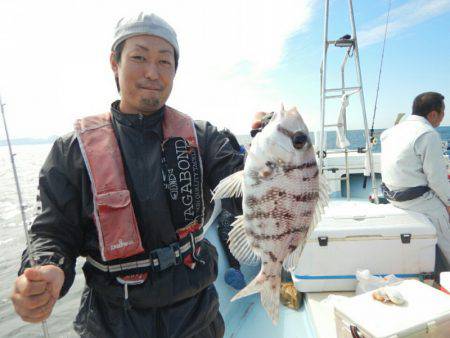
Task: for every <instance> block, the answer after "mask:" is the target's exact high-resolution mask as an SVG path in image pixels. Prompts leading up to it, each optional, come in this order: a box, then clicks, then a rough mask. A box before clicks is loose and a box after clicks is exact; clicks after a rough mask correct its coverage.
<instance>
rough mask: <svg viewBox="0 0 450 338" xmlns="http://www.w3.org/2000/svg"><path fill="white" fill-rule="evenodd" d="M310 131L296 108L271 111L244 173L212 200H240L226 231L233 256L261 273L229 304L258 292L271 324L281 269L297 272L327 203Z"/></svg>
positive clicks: (276, 307) (229, 179)
mask: <svg viewBox="0 0 450 338" xmlns="http://www.w3.org/2000/svg"><path fill="white" fill-rule="evenodd" d="M328 191H329V188H328V185H327V182H326V179H325V178H324V176H322V175H321V173H320V172H319V168H318V165H317V161H316V157H315V151H314V147H313V145H312V142H311V139H310V137H309V131H308V127H307V126H306V124H305V122H304V121H303V119H302V117H301V115H300V113H299V112H298V110H297V108H295V107H294V108H292V109H290V110H287V111H286V110H285V109H284V107H283V106H282V108H281V110H280V112H276V113H274V115H273V116H272V118H271V119H270V121H269V122H268V124H267V125H266V126H265V127H264V128H263V129H262V131H261V132H259V133H258V134H256V136H255V137H254V138H253V139H252V142H251V145H250V148H249V149H248V151H247V158H246V161H245V164H244V169H243V170H241V171H238V172H236V173H234V174H232V175H230V176H228V177H226V178H225V179H223V180H222V181H221V182H220V183H219V184H218V186H217V187H216V189H215V190H214V194H213V199H215V200H217V199H222V198H229V197H241V196H242V209H243V214H242V215H240V216H238V217H237V218H236V220H235V221H234V222H233V224H232V230H231V231H230V233H229V248H230V251H231V253H232V254H233V255H234V256H235V257H236V259H238V260H239V261H240V262H241V263H243V264H249V265H256V264H258V263H259V262H261V270H260V271H259V274H258V275H257V276H256V277H255V278H254V279H253V280H252V281H251V282H250V283H249V284H248V285H247V286H246V287H245V288H244V289H242V290H241V291H240V292H238V293H237V294H236V295H235V296H234V297H233V298H232V299H231V301H235V300H237V299H239V298H243V297H246V296H249V295H252V294H254V293H258V292H259V293H260V297H261V304H262V306H263V307H264V308H265V310H266V312H267V313H268V315H269V317H270V318H271V319H272V322H273V324H276V323H277V322H278V319H279V304H280V286H281V271H282V267H284V269H286V270H287V271H293V270H294V269H295V268H296V265H297V263H298V260H299V258H300V255H301V252H302V250H303V247H304V245H305V243H306V241H307V239H308V237H309V235H310V233H311V232H312V230H313V229H314V227H315V225H316V224H317V223H318V222H319V220H320V217H321V214H322V213H323V211H324V208H325V206H326V205H327V203H328Z"/></svg>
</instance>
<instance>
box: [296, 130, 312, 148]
mask: <svg viewBox="0 0 450 338" xmlns="http://www.w3.org/2000/svg"><path fill="white" fill-rule="evenodd" d="M307 141H308V135H306V134H305V133H303V132H301V131H297V132H295V133H294V135H292V145H293V146H294V148H295V149H302V148H303V147H304V145H305V143H306V142H307Z"/></svg>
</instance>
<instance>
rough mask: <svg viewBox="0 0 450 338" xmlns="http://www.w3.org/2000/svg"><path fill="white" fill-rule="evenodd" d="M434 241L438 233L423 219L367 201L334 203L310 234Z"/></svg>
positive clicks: (404, 211)
mask: <svg viewBox="0 0 450 338" xmlns="http://www.w3.org/2000/svg"><path fill="white" fill-rule="evenodd" d="M401 234H410V235H411V238H435V237H436V229H435V228H434V226H433V225H432V224H431V222H430V221H429V220H428V219H427V218H426V217H425V216H424V215H423V214H420V213H417V212H413V211H409V210H408V211H406V210H402V209H399V208H396V207H394V206H393V205H391V204H373V203H370V202H368V201H346V200H337V201H336V200H333V201H331V202H330V204H329V206H328V207H326V208H325V211H324V214H323V215H322V220H321V221H320V222H319V224H318V225H317V226H316V228H315V229H314V232H313V234H311V237H310V238H311V239H310V240H317V238H318V237H324V236H326V237H328V239H333V238H346V237H352V238H354V239H355V238H356V239H357V238H358V237H366V236H370V237H379V238H384V237H394V236H395V237H398V236H399V235H401Z"/></svg>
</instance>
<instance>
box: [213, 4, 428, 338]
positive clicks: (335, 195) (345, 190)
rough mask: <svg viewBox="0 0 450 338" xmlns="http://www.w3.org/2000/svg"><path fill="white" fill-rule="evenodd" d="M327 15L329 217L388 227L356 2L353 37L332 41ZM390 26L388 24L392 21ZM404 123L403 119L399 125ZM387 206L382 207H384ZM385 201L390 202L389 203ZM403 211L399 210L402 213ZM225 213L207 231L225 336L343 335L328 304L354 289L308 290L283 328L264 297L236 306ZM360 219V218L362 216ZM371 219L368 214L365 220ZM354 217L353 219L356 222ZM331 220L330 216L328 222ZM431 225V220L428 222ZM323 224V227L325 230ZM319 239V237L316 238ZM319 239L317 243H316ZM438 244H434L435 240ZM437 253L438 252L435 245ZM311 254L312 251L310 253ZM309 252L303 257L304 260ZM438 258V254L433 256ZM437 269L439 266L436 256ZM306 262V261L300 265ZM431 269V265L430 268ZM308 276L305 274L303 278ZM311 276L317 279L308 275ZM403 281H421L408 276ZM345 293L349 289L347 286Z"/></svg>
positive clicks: (283, 319) (322, 148) (321, 156)
mask: <svg viewBox="0 0 450 338" xmlns="http://www.w3.org/2000/svg"><path fill="white" fill-rule="evenodd" d="M324 3H325V14H324V18H325V20H324V50H323V61H322V65H321V69H320V73H321V88H320V91H321V114H320V130H319V132H318V133H317V134H316V135H315V143H316V148H315V149H316V150H317V162H318V163H319V164H320V168H321V169H322V173H323V174H324V175H325V176H326V178H327V180H328V182H329V186H330V199H331V200H330V205H329V207H328V208H326V209H325V215H324V218H326V217H327V213H328V216H329V214H333V213H336V210H347V212H348V213H349V214H350V216H349V217H350V218H353V219H357V218H355V217H361V216H360V215H361V214H364V215H365V214H366V213H367V210H370V212H371V213H372V214H375V218H374V219H376V221H375V222H378V223H377V224H376V225H379V226H384V225H387V224H383V222H389V220H388V219H387V218H385V217H382V216H380V217H379V218H377V214H379V215H382V214H385V213H386V212H388V213H389V212H391V211H392V210H393V209H396V208H394V207H393V206H392V205H388V204H386V203H387V201H383V198H382V195H381V193H380V190H379V185H380V183H381V165H380V154H379V153H373V152H372V147H373V142H372V139H373V138H372V137H373V126H372V130H369V128H368V121H367V117H366V110H365V102H364V94H363V86H362V78H361V70H360V66H359V50H358V44H357V39H356V26H355V19H354V13H353V4H352V0H349V1H348V4H349V17H350V24H351V30H352V34H351V35H344V36H342V37H341V38H338V39H335V40H330V39H329V38H328V23H329V0H325V1H324ZM386 25H387V23H386ZM331 47H337V48H339V49H341V50H343V51H344V52H345V54H344V59H343V62H342V64H341V73H340V75H341V86H340V87H338V88H328V87H327V75H328V74H327V71H328V69H327V57H328V56H327V51H328V49H329V48H331ZM352 56H353V60H354V62H355V66H356V72H355V73H356V78H357V79H356V80H357V85H356V86H353V87H348V86H346V81H345V80H346V79H345V67H346V65H347V63H348V61H349V59H350V58H351V57H352ZM352 95H355V96H359V98H360V99H359V102H360V105H361V113H362V120H363V124H364V126H363V129H364V138H365V147H363V148H357V147H354V146H353V147H352V145H351V144H350V143H349V142H348V140H347V138H346V135H347V132H348V130H347V125H346V119H347V117H346V107H347V105H348V98H349V97H350V96H352ZM329 99H340V100H341V102H342V106H341V110H340V112H339V116H338V117H337V122H336V123H329V122H327V119H326V112H327V109H326V108H327V107H326V102H327V101H328V100H329ZM397 122H398V121H397ZM327 128H328V129H330V128H331V129H332V130H333V132H334V133H335V134H336V135H337V138H338V140H337V143H338V144H340V146H341V147H338V148H336V149H327V146H326V144H327V140H326V135H327ZM380 203H381V204H380ZM383 203H384V204H383ZM396 210H397V211H398V210H399V209H396ZM219 212H220V203H218V204H216V206H215V210H214V213H213V216H212V218H211V220H210V222H209V224H208V226H207V227H206V228H207V229H208V230H207V234H206V237H207V239H208V240H209V241H210V242H212V243H213V244H214V245H215V246H216V248H217V250H218V252H219V275H218V278H217V281H216V282H215V286H216V289H217V291H218V293H219V298H220V311H221V313H222V316H223V317H224V320H225V327H226V330H225V337H227V338H244V337H245V338H247V337H260V338H272V337H279V338H292V337H304V338H307V337H311V338H333V337H337V333H336V326H335V319H334V310H333V306H332V305H330V302H326V301H325V302H324V300H326V299H329V296H330V295H331V294H333V295H338V296H345V297H351V296H353V295H354V294H355V292H354V287H352V288H350V290H346V291H340V292H335V291H333V292H330V291H328V292H306V293H305V294H304V296H303V306H301V307H300V309H299V310H297V311H296V310H292V309H289V308H287V307H284V306H280V317H279V322H278V324H277V325H273V324H272V321H271V320H270V318H269V317H268V315H267V314H266V311H265V310H264V308H263V307H262V306H261V302H260V296H259V294H255V295H252V296H248V297H246V298H243V299H239V300H238V301H235V302H230V299H231V298H232V297H233V295H234V294H235V293H236V292H237V291H236V290H234V289H232V288H231V287H230V286H228V285H227V284H226V283H225V282H224V273H225V270H226V268H227V264H228V263H227V261H226V259H225V254H224V252H223V248H222V245H221V243H220V241H219V238H218V235H217V231H216V227H215V223H214V222H215V220H214V218H215V216H217V214H218V213H219ZM402 212H403V214H401V215H400V216H399V217H408V212H404V211H402ZM358 215H359V216H358ZM364 217H365V216H363V218H364ZM350 218H349V219H350ZM330 219H331V218H330V217H328V221H329V220H330ZM424 222H426V221H424ZM322 223H323V222H320V223H319V224H318V225H317V228H320V227H321V226H323V224H322ZM312 236H313V235H312ZM312 240H315V239H312ZM433 243H434V242H433ZM432 246H433V249H432V250H433V251H434V244H432ZM305 250H306V249H305ZM304 254H305V252H304V253H303V255H302V257H303V256H304ZM433 255H434V253H433ZM383 259H384V260H389V259H390V257H389V256H384V257H383ZM432 259H433V267H434V257H433V258H432ZM300 264H302V259H301V260H300V263H299V265H300ZM428 265H429V264H428ZM242 272H243V274H244V276H245V278H246V281H247V282H249V281H250V280H252V279H253V277H254V276H256V274H257V273H258V272H259V267H248V266H244V265H243V266H242ZM301 277H302V276H300V275H297V274H296V273H293V278H294V280H297V281H296V285H297V283H302V281H301V280H300V282H298V281H299V279H298V278H301ZM303 277H305V276H303ZM306 277H311V276H306ZM337 277H339V278H340V277H343V278H347V279H352V283H353V285H355V284H356V280H355V276H354V275H350V276H337ZM403 277H420V276H419V274H418V275H417V276H413V275H411V276H403ZM343 289H345V288H343Z"/></svg>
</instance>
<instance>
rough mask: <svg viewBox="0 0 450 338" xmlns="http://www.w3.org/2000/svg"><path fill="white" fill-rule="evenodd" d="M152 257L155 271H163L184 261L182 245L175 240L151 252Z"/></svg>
mask: <svg viewBox="0 0 450 338" xmlns="http://www.w3.org/2000/svg"><path fill="white" fill-rule="evenodd" d="M150 258H151V260H152V265H153V270H155V271H162V270H165V269H167V268H169V267H171V266H173V265H179V264H181V262H182V257H181V251H180V245H179V244H178V242H175V243H172V244H170V245H168V246H165V247H163V248H159V249H155V250H153V251H152V252H150Z"/></svg>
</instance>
